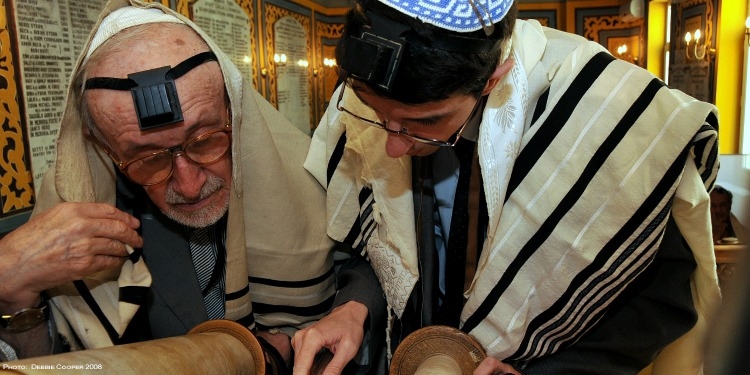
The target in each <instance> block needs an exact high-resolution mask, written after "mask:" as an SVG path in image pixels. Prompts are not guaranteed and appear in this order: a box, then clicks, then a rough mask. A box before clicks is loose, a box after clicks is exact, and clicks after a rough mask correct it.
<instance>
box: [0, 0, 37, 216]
mask: <svg viewBox="0 0 750 375" xmlns="http://www.w3.org/2000/svg"><path fill="white" fill-rule="evenodd" d="M16 40H17V38H16V35H15V26H14V21H13V13H12V12H11V8H10V4H8V2H6V1H0V123H1V124H2V128H1V129H2V131H0V151H1V152H2V159H0V203H1V204H2V210H1V211H0V218H2V217H6V216H10V215H12V214H15V213H18V212H21V211H26V210H28V209H30V208H32V207H33V205H34V188H33V176H32V174H31V170H30V163H29V161H28V160H29V159H28V155H27V154H28V152H27V141H26V140H27V139H28V137H27V136H26V134H25V133H26V132H25V126H24V124H23V123H22V122H21V119H22V118H23V116H21V108H22V105H21V104H19V103H18V100H19V98H20V97H21V95H20V94H19V79H18V77H19V75H18V72H17V66H18V63H17V61H18V58H17V56H15V55H14V54H15V53H16V51H18V49H17V48H18V47H17V45H16Z"/></svg>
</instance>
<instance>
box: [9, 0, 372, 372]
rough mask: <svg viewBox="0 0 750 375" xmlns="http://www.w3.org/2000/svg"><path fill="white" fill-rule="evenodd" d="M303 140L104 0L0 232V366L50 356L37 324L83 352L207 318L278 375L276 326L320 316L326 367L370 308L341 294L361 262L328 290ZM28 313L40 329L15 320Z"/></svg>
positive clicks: (163, 29) (230, 82)
mask: <svg viewBox="0 0 750 375" xmlns="http://www.w3.org/2000/svg"><path fill="white" fill-rule="evenodd" d="M308 144H309V138H308V137H306V136H305V135H304V134H302V133H301V132H299V131H297V130H295V129H294V127H293V126H291V125H290V124H289V122H288V121H286V120H285V119H284V118H283V116H282V115H281V114H279V113H278V112H277V111H276V110H274V109H273V108H272V107H271V106H270V105H269V104H268V103H267V102H265V101H264V100H263V99H262V98H261V97H260V95H259V94H258V93H257V92H256V91H255V90H254V89H253V88H252V86H251V85H248V84H246V83H245V82H243V80H242V78H241V75H240V72H239V71H238V70H237V69H236V67H234V66H233V65H232V64H231V62H230V61H229V59H228V58H227V57H226V56H225V55H224V54H223V53H221V52H220V50H219V49H218V48H217V47H216V45H215V44H213V42H212V41H211V40H210V39H209V38H207V36H206V35H205V34H204V33H203V32H202V31H201V30H200V29H198V28H197V27H196V26H195V25H193V24H192V23H190V21H189V20H187V19H185V18H184V17H181V16H179V15H177V14H176V13H174V12H172V11H170V10H169V9H166V8H164V7H163V6H161V5H159V4H156V3H152V4H145V3H141V2H137V1H126V0H118V1H113V2H111V3H110V4H109V5H108V7H107V8H106V9H105V10H104V12H103V14H102V19H101V21H100V23H99V24H98V25H97V26H96V28H95V30H94V32H93V34H92V37H91V39H90V42H89V43H88V44H87V46H86V47H85V49H84V53H83V54H82V57H81V59H80V61H79V64H78V66H77V67H76V70H75V75H74V78H73V80H72V84H71V90H70V94H69V97H68V103H67V107H66V109H65V113H64V116H63V123H62V124H61V128H60V135H59V139H58V147H57V149H58V154H57V158H56V161H55V164H54V166H53V167H52V168H51V169H50V171H49V173H48V175H47V176H46V177H45V180H44V183H43V184H42V186H41V188H40V189H39V192H38V199H37V204H36V207H35V212H34V215H33V216H32V219H31V220H30V221H29V223H27V224H26V225H24V226H22V227H20V228H18V229H17V230H16V231H14V232H12V233H11V234H9V235H8V236H7V237H5V238H3V239H2V241H1V242H0V249H2V250H1V251H0V259H1V261H0V312H2V315H3V319H4V320H3V322H4V323H5V324H3V326H2V328H0V339H2V340H3V341H5V343H7V344H10V346H11V347H12V348H13V349H15V350H8V346H7V345H2V346H0V348H2V349H3V354H4V356H5V357H6V359H11V358H12V357H14V356H16V357H29V356H35V355H42V354H45V355H46V354H50V353H51V352H53V351H54V352H56V351H60V350H64V349H65V348H60V347H55V345H54V344H55V343H53V341H52V340H50V339H51V338H52V339H54V338H57V337H58V335H57V334H55V331H57V332H59V333H60V335H61V336H62V337H63V338H64V341H65V343H66V344H68V345H69V346H70V349H88V348H98V347H102V346H109V345H113V344H121V343H127V342H133V341H140V340H148V339H151V338H161V337H169V336H176V335H182V334H185V333H187V332H188V331H189V330H190V329H191V328H193V327H194V326H196V325H197V324H199V323H201V322H203V321H206V320H208V319H222V318H223V319H231V320H234V321H238V322H240V323H242V324H244V325H245V326H247V327H249V328H251V329H253V330H254V331H255V332H256V333H257V334H258V336H259V337H261V338H263V339H264V340H265V341H267V342H268V344H264V348H265V349H266V350H267V351H268V352H269V353H272V354H274V353H275V352H278V355H276V356H274V355H269V358H272V359H275V360H276V359H277V360H276V361H275V362H274V363H273V365H274V367H275V368H278V369H280V370H279V371H280V373H285V372H286V371H283V370H281V369H283V368H284V367H285V366H289V365H290V364H291V362H292V357H293V352H292V351H291V345H290V338H291V336H292V335H293V334H294V333H295V332H296V331H297V330H298V329H300V328H305V327H307V328H308V329H309V326H310V325H312V326H313V327H315V325H314V324H315V322H316V321H318V320H320V323H325V324H332V325H335V326H337V327H339V329H340V330H341V331H342V332H345V333H343V334H341V335H340V337H339V339H340V340H339V341H340V342H343V343H347V342H356V346H353V347H350V348H349V351H342V352H341V353H337V355H336V356H335V357H334V359H333V360H332V362H331V363H332V365H334V366H338V367H343V366H344V365H345V364H346V363H347V362H348V361H349V359H351V358H352V357H354V355H355V354H356V353H357V350H358V348H359V344H360V343H361V342H362V336H363V335H364V329H365V328H368V329H369V326H367V327H366V326H365V321H366V320H367V321H368V324H376V322H378V321H379V320H382V319H380V318H378V316H377V313H376V312H377V311H380V310H383V311H384V309H383V308H382V303H381V306H380V309H378V308H373V306H376V307H377V304H378V303H379V302H378V300H382V297H379V298H375V299H373V304H369V303H370V302H371V301H368V300H362V299H359V300H355V296H353V295H351V294H349V292H356V291H358V290H360V289H368V288H376V289H377V288H379V286H378V282H377V279H376V278H375V276H374V274H373V273H372V270H371V269H370V267H369V266H368V265H367V263H366V262H364V261H360V262H357V258H354V259H353V260H352V261H351V262H350V263H348V264H347V265H346V266H345V267H344V268H343V271H341V272H340V273H339V275H338V276H340V277H341V279H339V285H337V281H336V276H337V275H336V273H335V271H334V263H333V250H332V249H333V242H332V241H331V240H330V238H328V237H327V235H326V233H325V229H324V227H323V225H324V224H323V223H324V222H325V220H324V219H325V218H324V216H323V213H324V210H325V207H324V199H325V196H324V191H323V189H321V188H320V187H319V186H318V184H317V183H316V182H315V180H314V179H313V178H311V177H310V175H309V174H308V173H307V172H306V171H305V170H304V168H303V167H302V163H303V160H304V157H305V155H306V150H307V147H308ZM48 299H49V300H48ZM47 303H49V306H46V304H47ZM40 304H41V306H40ZM333 307H336V309H335V310H334V313H333V314H332V315H327V314H328V313H329V311H330V309H331V308H333ZM27 308H32V310H25V309H27ZM371 308H372V309H373V310H372V311H374V312H373V313H370V309H371ZM44 310H46V311H47V313H48V312H49V310H51V312H52V314H51V315H52V319H49V321H48V320H47V319H45V314H39V315H37V316H34V317H33V318H34V319H33V321H32V320H29V319H19V317H21V316H24V317H26V318H30V317H31V316H30V315H29V314H28V311H37V312H44ZM16 311H18V313H14V312H16ZM6 315H7V317H6ZM381 315H383V314H382V313H381ZM337 316H347V319H343V320H337V318H336V317H337ZM352 317H353V318H352ZM368 317H369V320H368ZM321 319H322V320H321ZM45 322H47V323H48V324H44V323H45ZM21 323H23V324H21ZM381 331H382V330H381ZM50 332H51V334H50ZM50 336H51V337H50ZM300 341H301V339H300ZM339 341H337V342H339ZM290 370H291V369H290Z"/></svg>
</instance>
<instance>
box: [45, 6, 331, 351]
mask: <svg viewBox="0 0 750 375" xmlns="http://www.w3.org/2000/svg"><path fill="white" fill-rule="evenodd" d="M126 6H133V7H137V8H149V9H155V10H158V12H163V13H164V15H165V16H164V17H166V18H176V22H182V23H185V24H187V25H188V26H190V27H192V28H193V29H194V30H195V32H196V33H198V34H200V36H201V37H202V38H203V39H204V40H205V41H206V43H207V44H208V46H209V47H210V48H211V50H212V51H214V53H215V54H216V56H217V58H218V62H219V65H220V66H221V69H222V74H223V76H224V83H225V87H226V90H227V95H228V97H229V101H230V105H231V114H232V141H233V143H232V160H233V176H232V178H233V181H232V187H231V194H230V202H229V213H228V219H227V229H226V240H225V244H226V273H225V275H226V276H225V280H224V283H225V284H224V286H225V296H224V299H225V301H226V302H225V305H224V308H225V315H224V318H225V319H230V320H239V321H242V322H245V323H248V324H249V325H250V326H254V325H255V323H258V324H261V325H263V326H266V327H278V328H282V329H287V330H288V331H289V332H292V331H294V330H295V329H297V328H301V327H303V326H305V325H306V324H310V323H311V322H314V321H316V320H317V319H320V318H321V317H323V316H325V315H326V314H327V312H328V309H329V308H330V305H331V302H332V301H333V298H334V296H335V293H336V290H335V275H334V272H333V254H332V252H331V248H332V245H333V243H332V242H331V240H330V238H329V237H328V236H327V235H326V234H325V227H324V224H323V223H322V220H317V219H316V218H318V217H321V218H322V212H323V210H324V209H325V208H324V194H323V193H324V192H323V191H322V189H321V188H320V187H319V186H318V184H317V182H316V181H315V180H314V179H312V178H311V177H310V176H309V174H308V173H307V172H306V171H305V170H304V169H303V168H302V163H303V161H304V158H305V155H306V150H307V147H308V144H309V137H307V136H306V135H305V134H303V133H302V132H300V131H299V130H297V129H296V128H295V127H294V126H293V125H291V123H289V121H288V120H287V119H286V118H284V116H283V115H281V113H279V112H278V111H277V110H276V109H275V108H274V107H273V106H271V105H270V104H269V103H268V102H267V101H265V99H263V98H262V97H261V96H260V94H259V93H258V92H257V91H256V90H255V89H254V88H253V87H252V85H251V84H250V83H249V82H246V81H244V80H243V77H242V75H241V73H240V72H239V70H238V69H237V68H236V67H235V66H234V65H233V63H232V62H231V60H230V59H229V57H228V56H227V55H225V54H224V53H223V52H221V51H220V49H219V47H218V46H217V45H216V44H215V43H214V42H213V41H212V40H211V39H210V38H209V37H208V36H207V35H206V34H205V33H204V32H203V31H202V30H201V29H200V28H198V27H197V26H195V24H193V23H192V22H191V21H190V20H188V19H187V18H186V17H184V16H182V15H180V14H177V13H175V12H174V11H172V10H170V9H168V8H166V7H164V6H163V5H161V4H160V3H158V2H152V3H144V2H142V1H137V0H111V1H110V2H109V3H108V5H107V7H106V8H105V9H103V11H102V14H101V16H100V20H99V22H98V23H97V24H96V25H95V27H94V31H96V30H98V29H99V26H100V23H101V20H102V19H103V18H104V17H105V16H107V15H108V14H110V13H112V12H113V11H115V10H117V9H120V8H123V7H126ZM159 22H164V21H162V20H161V19H160V20H159ZM94 35H95V34H94V33H92V35H91V38H89V42H88V43H87V44H86V46H84V50H86V49H88V47H89V45H90V44H91V43H92V39H93V36H94ZM82 59H83V55H82V57H81V58H79V61H78V62H77V64H76V67H75V71H77V70H78V69H79V68H80V65H81V61H82ZM79 89H80V88H79ZM68 92H69V93H68V98H67V104H66V108H65V112H64V115H63V120H62V124H61V127H60V133H59V136H58V141H57V157H56V159H55V164H54V165H53V166H52V167H51V168H50V170H49V171H48V172H47V173H46V175H45V178H44V179H43V182H42V184H41V185H42V186H40V187H39V190H38V191H37V193H38V198H37V203H36V206H35V212H39V211H42V210H45V209H47V208H50V207H52V206H53V205H55V204H58V203H60V202H107V203H110V204H113V205H114V204H115V193H116V191H115V172H114V166H113V165H112V162H111V161H110V159H109V158H108V157H107V156H106V155H104V154H102V152H101V150H99V149H98V148H96V147H94V146H93V145H92V144H91V143H90V142H87V141H86V140H85V139H84V136H83V131H82V126H83V123H84V122H83V121H82V114H81V108H80V106H79V103H78V102H79V101H78V100H77V97H76V96H77V95H76V94H75V93H76V88H72V87H71V88H69V91H68ZM217 110H218V109H217ZM144 241H148V238H145V239H144ZM131 250H132V249H131ZM186 250H187V249H186ZM145 263H146V262H145V261H144V260H143V258H140V257H136V256H134V257H131V259H130V260H128V261H126V262H125V264H124V265H123V267H122V268H121V269H116V270H112V271H108V272H101V273H98V274H94V275H88V276H87V277H86V278H85V279H84V280H83V281H84V282H85V284H86V287H87V289H89V290H90V295H91V297H92V298H93V300H94V302H95V303H93V304H92V303H87V302H86V301H84V300H85V297H82V296H81V295H80V294H79V290H77V289H76V288H75V287H73V285H72V284H65V285H61V286H60V287H59V288H56V289H55V290H51V291H49V293H50V295H51V301H50V305H51V307H52V308H51V310H52V313H53V315H54V318H55V323H56V325H57V328H58V330H59V331H60V333H61V334H62V335H63V336H64V337H65V338H66V339H67V340H68V343H69V344H71V346H72V348H73V349H90V348H98V347H103V346H111V345H112V344H113V342H116V341H117V338H118V337H120V336H121V335H122V334H123V332H125V330H126V329H127V328H128V325H129V324H130V323H131V321H132V319H133V316H134V315H135V313H136V311H137V310H138V308H139V307H140V305H139V304H138V303H136V302H134V301H133V300H131V299H128V298H127V297H126V296H127V295H128V292H132V291H133V290H137V289H141V290H143V289H147V288H149V287H150V286H151V284H152V275H151V273H150V271H149V268H148V264H145ZM84 294H85V293H84ZM130 294H132V293H130ZM140 294H143V293H142V292H141V293H140ZM94 305H95V306H97V308H98V309H99V310H100V311H98V312H97V311H92V308H91V306H94ZM94 310H96V309H94Z"/></svg>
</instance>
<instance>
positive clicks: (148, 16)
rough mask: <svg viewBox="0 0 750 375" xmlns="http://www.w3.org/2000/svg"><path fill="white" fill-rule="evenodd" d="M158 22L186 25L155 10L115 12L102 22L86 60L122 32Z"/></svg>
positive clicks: (136, 9)
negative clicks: (129, 28) (103, 44)
mask: <svg viewBox="0 0 750 375" xmlns="http://www.w3.org/2000/svg"><path fill="white" fill-rule="evenodd" d="M156 22H174V23H184V22H182V21H181V20H180V19H179V18H177V17H175V16H173V15H171V14H166V13H164V12H162V11H160V10H158V9H155V8H136V7H124V8H120V9H117V10H115V11H114V12H112V13H110V14H109V15H107V17H104V19H103V20H102V22H101V24H100V25H99V29H97V30H96V34H94V38H93V39H91V45H90V46H89V50H88V51H87V52H86V58H88V57H89V56H91V53H93V52H94V50H96V49H97V48H99V46H100V45H102V43H104V42H105V41H107V39H109V38H111V37H112V36H113V35H115V34H117V33H119V32H120V31H122V30H125V29H127V28H128V27H132V26H137V25H143V24H147V23H156Z"/></svg>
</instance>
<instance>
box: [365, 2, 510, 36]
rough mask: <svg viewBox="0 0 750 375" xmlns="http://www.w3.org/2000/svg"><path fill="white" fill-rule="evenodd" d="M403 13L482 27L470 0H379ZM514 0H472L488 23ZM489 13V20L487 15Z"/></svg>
mask: <svg viewBox="0 0 750 375" xmlns="http://www.w3.org/2000/svg"><path fill="white" fill-rule="evenodd" d="M379 1H380V2H381V3H383V4H386V5H388V6H390V7H391V8H395V9H396V10H398V11H400V12H401V13H404V14H407V15H409V16H411V17H414V18H417V19H419V20H420V21H422V22H425V23H429V24H431V25H435V26H437V27H440V28H442V29H446V30H452V31H458V32H464V33H466V32H470V31H476V30H479V29H481V28H482V23H481V22H479V18H478V17H477V15H476V13H475V12H474V9H473V7H472V6H471V3H470V2H469V0H379ZM513 1H514V0H473V2H474V4H475V5H476V6H477V8H478V10H479V12H480V13H481V14H482V17H483V19H484V21H485V23H486V24H487V25H489V23H490V20H491V22H492V23H497V22H500V20H502V19H503V17H505V15H506V14H508V10H509V9H510V6H511V5H512V4H513ZM486 14H489V18H490V20H488V19H487V18H488V17H486Z"/></svg>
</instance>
